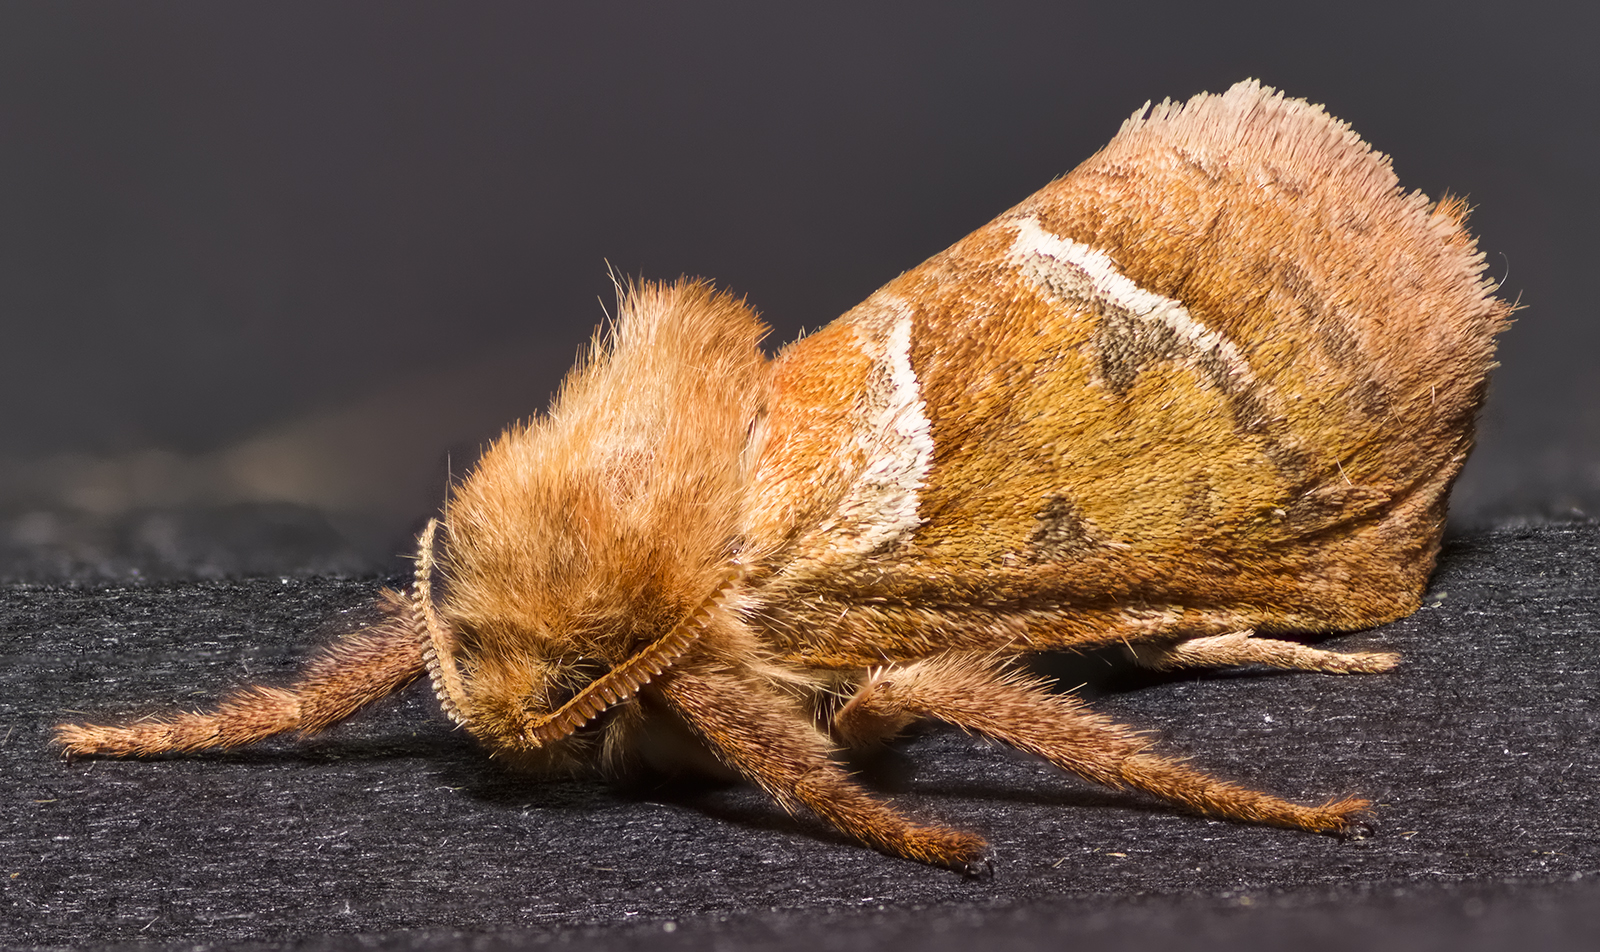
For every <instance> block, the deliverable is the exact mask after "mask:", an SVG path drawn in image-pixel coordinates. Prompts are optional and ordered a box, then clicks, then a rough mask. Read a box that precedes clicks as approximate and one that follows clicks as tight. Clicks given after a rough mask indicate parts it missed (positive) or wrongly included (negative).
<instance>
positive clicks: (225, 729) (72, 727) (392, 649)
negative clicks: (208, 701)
mask: <svg viewBox="0 0 1600 952" xmlns="http://www.w3.org/2000/svg"><path fill="white" fill-rule="evenodd" d="M380 607H381V608H382V609H383V610H384V611H385V612H386V613H387V614H388V615H389V617H388V618H387V619H385V620H384V621H382V622H380V623H378V624H376V625H373V626H371V627H369V628H366V629H364V630H362V631H360V632H357V633H355V634H352V635H349V636H348V637H345V638H343V639H341V640H339V641H338V642H335V643H334V644H333V645H331V646H329V647H327V648H324V649H322V650H321V651H320V652H318V653H317V654H316V655H315V656H314V657H313V658H312V659H311V661H310V662H309V663H308V664H307V665H306V666H305V668H304V669H302V671H301V672H300V675H299V677H297V678H296V679H295V681H294V682H293V683H291V684H290V685H289V686H288V687H286V688H273V687H262V686H259V685H258V686H253V687H246V688H240V689H238V690H236V691H233V692H230V693H229V694H227V695H226V696H224V697H223V699H222V702H221V703H220V704H219V705H217V709H216V710H215V711H212V712H209V713H203V714H202V713H193V712H180V713H175V714H168V715H165V716H161V717H152V718H145V719H143V720H137V721H133V722H130V723H123V724H58V725H57V726H56V735H55V743H56V745H57V746H59V747H60V748H61V749H62V750H64V751H65V752H66V753H68V754H102V755H107V756H112V757H146V756H151V755H155V754H170V753H191V752H193V751H199V750H207V749H211V748H228V747H242V746H244V745H246V744H253V743H255V742H256V741H259V740H264V739H266V738H268V737H271V736H273V735H274V734H282V733H285V732H287V731H299V732H301V733H303V734H311V733H315V732H317V731H320V730H323V729H325V728H328V727H330V726H332V725H334V724H336V723H338V722H339V721H342V720H344V719H345V718H347V717H349V716H350V715H351V714H354V713H355V712H356V711H357V710H359V709H361V708H362V707H365V706H366V705H368V704H371V703H372V702H374V701H376V700H378V699H380V698H383V697H387V696H388V695H390V694H393V693H394V692H395V691H398V690H399V689H401V688H403V687H405V686H406V685H407V684H410V683H411V682H412V681H414V680H416V679H417V678H418V677H420V676H421V675H422V673H423V656H422V650H423V644H424V642H425V641H426V635H425V633H424V632H422V631H420V630H419V628H418V626H417V625H416V623H415V619H414V618H413V617H412V614H411V610H410V605H409V604H408V603H407V602H406V601H405V600H404V599H403V598H401V597H400V596H398V595H395V594H394V593H393V592H387V593H385V597H384V601H383V602H382V603H381V605H380Z"/></svg>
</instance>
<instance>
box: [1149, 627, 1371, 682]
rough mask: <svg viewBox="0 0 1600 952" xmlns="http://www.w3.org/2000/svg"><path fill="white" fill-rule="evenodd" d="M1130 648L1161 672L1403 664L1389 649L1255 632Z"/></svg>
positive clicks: (1337, 670)
mask: <svg viewBox="0 0 1600 952" xmlns="http://www.w3.org/2000/svg"><path fill="white" fill-rule="evenodd" d="M1127 650H1128V654H1129V655H1130V656H1131V657H1132V658H1133V662H1134V663H1135V664H1137V665H1139V666H1140V667H1143V668H1150V669H1153V670H1156V671H1175V670H1177V669H1179V668H1225V667H1229V666H1232V665H1242V664H1263V665H1267V666H1268V667H1272V668H1288V669H1291V670H1294V671H1319V672H1322V673H1323V674H1377V673H1379V672H1382V671H1388V670H1389V669H1390V668H1393V667H1394V666H1395V665H1397V664H1399V663H1400V656H1399V655H1398V654H1395V653H1393V652H1390V651H1350V652H1342V651H1327V650H1324V649H1322V648H1312V647H1311V646H1309V645H1303V644H1300V643H1299V642H1295V641H1280V640H1278V639H1276V638H1258V637H1256V635H1255V633H1254V632H1252V631H1235V632H1231V633H1229V634H1226V635H1211V636H1208V637H1203V638H1190V639H1188V640H1186V641H1178V642H1172V643H1167V644H1148V643H1146V644H1137V645H1128V646H1127Z"/></svg>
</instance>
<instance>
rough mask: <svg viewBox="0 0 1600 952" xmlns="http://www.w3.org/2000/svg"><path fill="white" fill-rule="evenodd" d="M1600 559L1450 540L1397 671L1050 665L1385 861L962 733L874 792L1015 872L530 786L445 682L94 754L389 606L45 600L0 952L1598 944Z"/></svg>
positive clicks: (21, 706) (2, 756)
mask: <svg viewBox="0 0 1600 952" xmlns="http://www.w3.org/2000/svg"><path fill="white" fill-rule="evenodd" d="M1597 556H1600V526H1597V525H1594V524H1576V525H1567V526H1547V527H1540V528H1529V529H1520V530H1498V531H1493V532H1485V533H1480V534H1474V535H1470V536H1466V537H1461V538H1457V539H1455V540H1453V541H1451V542H1449V543H1448V544H1447V547H1446V550H1445V553H1444V556H1443V559H1442V562H1441V567H1440V570H1439V572H1438V574H1437V576H1436V577H1435V579H1434V583H1433V585H1432V586H1431V588H1430V594H1429V597H1428V607H1426V608H1424V609H1423V610H1422V611H1421V612H1419V613H1418V614H1417V615H1415V616H1413V617H1411V618H1408V619H1405V620H1403V621H1401V622H1398V623H1396V624H1393V625H1389V626H1386V627H1384V628H1382V629H1378V630H1376V631H1373V632H1369V633H1364V634H1360V635H1355V636H1350V637H1345V638H1341V639H1337V640H1335V641H1334V642H1333V645H1334V646H1336V647H1342V648H1365V647H1383V648H1387V649H1395V650H1399V651H1400V652H1402V653H1403V655H1404V658H1405V661H1404V664H1403V665H1402V667H1401V668H1400V669H1399V670H1398V671H1396V672H1394V673H1392V674H1387V675H1379V676H1373V677H1360V678H1335V677H1326V676H1317V675H1306V674H1281V673H1269V672H1262V671H1253V670H1252V671H1236V672H1225V673H1214V674H1209V675H1200V676H1182V677H1165V676H1152V675H1144V674H1135V673H1130V672H1128V671H1126V670H1124V669H1120V668H1115V667H1112V666H1111V665H1110V664H1109V661H1108V659H1106V658H1103V657H1100V656H1092V657H1089V658H1081V659H1075V660H1070V661H1059V662H1055V661H1053V662H1051V665H1049V667H1053V668H1054V669H1055V671H1056V673H1058V674H1060V675H1061V676H1062V678H1063V679H1064V681H1065V682H1066V683H1067V684H1068V685H1071V684H1076V683H1078V682H1079V681H1083V680H1086V679H1088V680H1091V681H1093V682H1094V683H1093V684H1091V687H1090V688H1089V690H1091V691H1094V692H1095V693H1097V694H1098V695H1099V697H1098V700H1097V702H1096V703H1097V706H1098V707H1099V709H1101V710H1103V711H1105V712H1106V713H1109V714H1112V715H1114V716H1117V717H1119V718H1122V719H1125V720H1128V721H1131V722H1133V723H1137V724H1140V725H1144V726H1147V727H1150V728H1153V729H1156V730H1157V731H1158V732H1159V733H1160V735H1161V737H1162V739H1163V740H1162V742H1163V744H1164V746H1165V747H1166V748H1167V749H1169V750H1177V751H1181V752H1187V753H1190V754H1192V755H1193V756H1194V758H1195V760H1196V762H1197V763H1199V764H1200V765H1202V766H1204V767H1206V768H1208V769H1211V770H1214V771H1216V772H1218V773H1221V774H1224V775H1227V776H1231V777H1234V778H1237V779H1240V780H1244V781H1248V782H1250V783H1252V784H1256V785H1259V786H1261V787H1262V788H1264V789H1268V790H1271V791H1274V792H1279V793H1284V794H1287V795H1290V796H1294V797H1299V798H1303V799H1307V800H1315V799H1322V798H1326V797H1330V796H1335V795H1341V794H1346V793H1359V794H1362V795H1366V796H1370V797H1372V798H1374V799H1376V800H1377V801H1378V802H1379V804H1380V806H1379V809H1378V813H1377V820H1378V825H1379V833H1378V835H1377V836H1375V837H1373V838H1371V839H1367V840H1363V841H1356V842H1341V841H1338V840H1335V839H1331V838H1327V837H1320V836H1314V835H1308V834H1304V833H1296V832H1289V831H1284V830H1276V829H1264V828H1257V827H1247V826H1240V825H1235V824H1229V823H1220V822H1214V821H1209V820H1205V819H1201V818H1197V817H1193V816H1188V815H1184V814H1181V813H1177V812H1173V811H1172V810H1170V809H1167V808H1165V807H1162V806H1160V805H1157V804H1154V803H1152V802H1151V801H1148V800H1146V799H1143V798H1141V797H1139V796H1138V795H1135V794H1124V793H1114V792H1108V791H1103V790H1099V789H1095V788H1092V787H1089V786H1087V785H1085V784H1083V783H1080V782H1078V781H1076V780H1074V779H1071V778H1068V777H1064V776H1062V775H1060V774H1059V773H1057V772H1056V771H1054V770H1053V769H1051V768H1048V767H1046V766H1044V765H1042V764H1039V763H1035V762H1032V761H1029V760H1027V759H1024V758H1021V757H1019V756H1017V755H1014V754H1012V753H1010V752H1008V751H1006V750H1003V749H999V748H995V747H991V746H987V745H985V744H984V743H982V742H980V741H978V740H975V739H972V738H968V737H965V736H963V735H961V734H958V733H954V732H937V731H936V732H929V733H925V734H922V735H920V736H918V737H916V738H913V739H912V740H911V741H910V742H908V743H906V744H904V745H902V746H901V747H900V748H898V752H897V753H895V754H892V755H890V756H887V757H885V758H883V759H882V760H880V761H879V762H876V763H873V764H870V765H866V775H867V778H868V779H869V780H870V781H871V782H872V783H873V784H874V785H876V786H877V787H879V788H881V789H887V790H891V791H894V792H895V793H896V795H897V800H898V802H900V803H902V804H904V805H905V806H906V807H907V808H908V809H911V810H913V811H916V812H919V813H922V814H925V815H928V816H930V817H938V818H941V819H944V820H947V821H949V822H951V823H954V824H957V825H961V826H964V827H967V828H970V829H973V830H976V831H978V832H981V833H983V834H984V835H985V836H987V837H988V838H989V839H990V840H991V842H992V843H993V844H994V859H995V876H994V879H993V880H992V881H988V882H972V881H967V880H963V879H961V878H960V877H958V876H955V875H953V874H951V873H948V872H943V871H940V870H936V869H930V868H925V867H922V866H918V865H916V864H913V863H908V862H904V861H900V860H895V859H891V858H888V857H885V856H881V855H879V854H876V853H873V852H870V851H867V850H865V849H862V848H861V847H858V846H855V845H853V844H849V843H846V842H843V841H841V840H840V839H839V838H838V837H837V836H835V835H833V834H831V833H829V832H828V831H827V830H826V829H825V828H824V827H823V826H822V825H821V824H820V823H819V822H817V821H815V820H813V819H811V818H809V817H798V818H791V817H788V816H786V815H785V814H783V813H782V812H781V811H780V810H778V809H777V808H776V807H774V806H772V805H771V804H770V803H769V802H768V801H766V800H765V799H764V798H763V797H762V796H761V795H759V794H758V793H757V792H755V791H754V790H751V789H749V788H745V787H684V786H678V787H670V788H662V787H650V786H635V787H632V788H627V789H619V788H617V787H614V786H607V785H604V784H601V783H598V782H595V783H591V782H577V781H567V782H559V783H546V782H537V781H529V780H527V779H525V778H520V777H517V776H514V775H511V774H508V773H505V772H503V771H502V770H501V769H499V768H498V767H496V766H495V765H494V764H492V763H490V762H488V761H487V760H486V759H485V758H483V757H482V756H481V754H480V753H479V752H478V751H477V750H476V749H475V748H474V747H473V745H472V743H471V742H470V740H469V739H468V738H467V737H466V736H465V735H464V734H463V733H461V732H458V731H454V730H452V729H451V726H450V725H449V723H448V722H447V721H446V720H445V719H444V717H443V716H442V715H441V714H440V713H439V712H438V710H437V707H436V705H435V704H434V703H433V702H432V699H431V698H430V697H428V695H427V691H426V689H425V687H424V686H420V685H419V686H417V687H414V688H412V689H410V690H409V691H408V692H407V693H406V694H405V695H404V696H403V698H402V700H401V701H400V702H399V703H396V704H393V705H389V706H387V707H384V708H383V709H381V710H379V711H376V712H374V713H372V714H370V715H363V716H362V717H360V718H359V719H357V720H355V721H352V722H350V723H348V724H346V725H343V726H341V727H340V728H337V729H335V730H334V731H332V732H330V733H329V734H327V735H325V736H323V737H321V738H318V739H314V740H311V741H308V742H304V743H289V742H285V743H274V744H270V745H263V746H262V747H260V748H257V749H252V750H249V751H246V752H243V753H235V754H228V755H210V756H198V757H189V758H174V759H168V760H159V761H147V762H119V761H108V760H99V761H79V762H74V763H64V762H62V760H61V759H60V758H59V757H57V756H55V755H54V754H52V753H51V752H50V751H49V750H48V749H47V748H46V746H45V743H46V739H47V737H48V728H49V726H50V725H51V724H52V723H54V722H55V721H57V720H60V719H63V718H66V717H69V716H75V715H76V714H77V713H78V712H84V713H91V714H96V715H104V716H110V715H119V714H132V713H139V712H142V711H153V710H157V709H159V708H160V707H162V706H163V705H164V704H165V703H168V702H180V703H183V704H189V705H201V704H204V703H207V702H208V701H209V700H211V699H214V698H215V697H216V696H217V694H218V693H220V692H221V691H222V690H223V689H225V688H228V687H231V686H235V685H238V684H241V683H245V682H246V681H251V680H265V681H269V682H271V681H276V680H281V679H283V678H285V677H286V676H287V674H288V673H289V671H290V670H291V669H292V668H293V667H294V665H295V664H296V662H297V660H298V659H300V658H302V657H303V656H304V655H305V654H306V653H307V651H308V649H309V648H310V647H312V646H313V645H314V644H315V643H317V642H318V641H320V640H327V639H329V638H331V637H334V636H336V635H337V633H338V632H339V631H340V630H341V629H346V630H347V629H349V628H353V627H354V626H355V625H356V624H357V623H358V622H359V620H360V619H361V618H363V617H366V616H365V614H364V613H365V610H366V606H367V605H368V604H369V603H370V601H371V598H372V595H373V594H374V593H375V592H376V590H377V588H378V587H379V583H378V582H376V581H359V580H354V581H353V580H348V579H337V578H326V577H311V578H303V577H302V578H277V577H272V578H255V579H248V580H242V581H187V582H185V581H175V582H167V583H161V584H149V585H107V586H91V585H83V586H76V587H52V586H42V585H17V586H12V587H9V588H7V589H4V590H3V591H0V626H3V628H4V637H3V639H0V646H3V647H0V651H3V652H4V657H3V660H0V680H3V682H4V684H3V689H0V760H3V763H4V766H3V768H0V775H3V776H4V778H5V781H4V783H3V784H0V794H3V797H4V806H3V812H0V864H3V868H0V944H3V945H5V946H6V947H9V948H29V947H73V948H87V947H97V946H101V945H106V944H112V943H123V942H130V943H131V942H139V943H153V944H157V945H159V946H162V947H166V946H168V945H171V946H172V947H174V948H176V947H178V946H177V943H180V942H181V943H182V946H181V947H183V948H195V947H197V946H198V947H202V948H204V947H209V946H213V945H220V944H222V943H227V944H228V945H229V947H237V945H238V944H239V943H241V942H249V943H263V944H265V945H266V946H267V947H273V948H277V947H290V948H299V949H308V950H309V949H331V948H340V947H345V946H348V945H353V944H355V938H354V937H355V936H357V935H364V936H366V939H365V940H364V941H362V942H361V945H362V946H363V947H370V948H384V949H443V948H458V947H460V948H481V949H513V948H521V947H543V946H545V945H551V944H577V945H581V946H582V947H585V948H617V949H624V948H638V947H646V946H648V947H651V948H704V947H717V948H729V949H733V948H755V947H761V948H774V949H788V948H802V947H804V948H808V949H814V948H838V949H867V948H883V947H888V946H890V945H899V944H905V945H907V946H911V945H915V946H918V947H928V948H952V949H953V948H957V947H962V948H967V947H970V946H971V945H972V944H974V943H975V942H979V941H982V942H983V943H985V944H987V945H990V946H996V945H998V946H1003V947H1030V946H1040V947H1043V946H1049V947H1061V946H1063V945H1067V944H1074V943H1082V942H1093V943H1095V945H1096V946H1097V947H1109V948H1135V947H1147V946H1150V945H1153V944H1156V943H1158V942H1159V943H1164V944H1174V943H1177V942H1181V943H1183V944H1186V945H1188V946H1190V947H1200V948H1223V947H1228V948H1234V949H1238V948H1241V947H1246V948H1248V947H1261V948H1266V947H1271V946H1277V945H1282V944H1284V943H1286V942H1289V941H1291V940H1292V941H1294V942H1296V943H1297V944H1299V945H1302V946H1304V947H1307V948H1329V949H1333V948H1341V949H1342V948H1350V949H1354V948H1363V949H1367V948H1408V949H1413V948H1445V947H1449V948H1451V949H1457V950H1459V949H1473V948H1489V947H1494V946H1499V945H1502V944H1504V943H1506V942H1509V941H1512V940H1513V939H1514V940H1515V941H1517V942H1519V943H1522V944H1528V943H1532V944H1536V945H1541V946H1545V947H1552V946H1553V947H1562V946H1569V947H1573V948H1576V947H1579V945H1580V943H1582V941H1583V940H1584V938H1585V937H1586V936H1590V935H1592V934H1594V933H1595V931H1596V930H1597V929H1600V704H1597V701H1600V581H1597V580H1596V573H1595V568H1594V567H1595V565H1596V564H1597ZM669 926H670V931H669ZM1497 937H1498V938H1497Z"/></svg>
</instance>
